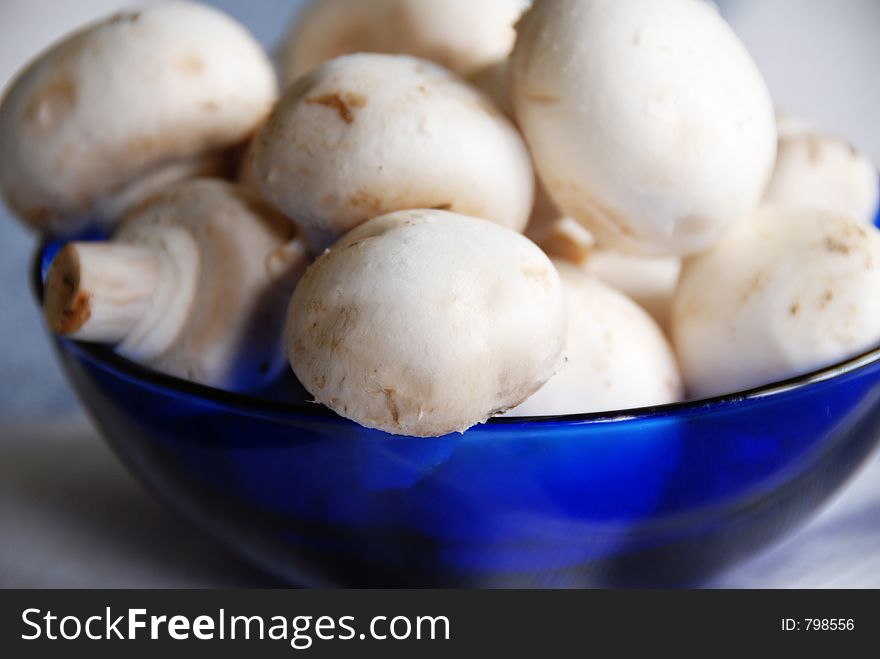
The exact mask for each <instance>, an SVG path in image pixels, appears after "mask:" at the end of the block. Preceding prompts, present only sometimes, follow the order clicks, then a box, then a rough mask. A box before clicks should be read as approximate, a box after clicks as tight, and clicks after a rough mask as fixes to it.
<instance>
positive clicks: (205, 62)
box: [0, 2, 277, 233]
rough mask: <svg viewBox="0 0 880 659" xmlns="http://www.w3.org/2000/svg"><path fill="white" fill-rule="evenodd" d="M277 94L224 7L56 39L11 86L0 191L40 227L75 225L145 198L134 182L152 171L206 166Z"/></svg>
mask: <svg viewBox="0 0 880 659" xmlns="http://www.w3.org/2000/svg"><path fill="white" fill-rule="evenodd" d="M276 95H277V83H276V80H275V75H274V72H273V70H272V66H271V63H270V62H269V60H268V59H267V57H266V55H265V54H264V53H263V51H262V50H261V48H260V46H259V44H258V43H257V42H256V41H255V40H254V39H253V38H252V37H251V36H250V34H248V32H247V31H246V30H245V29H244V28H243V27H242V26H241V25H239V24H238V23H237V22H235V21H233V20H232V19H231V18H229V17H227V16H226V15H225V14H222V13H221V12H219V11H217V10H215V9H212V8H210V7H206V6H203V5H197V4H191V3H186V2H167V3H160V4H155V5H149V6H145V7H143V8H141V9H138V10H136V11H130V12H126V13H121V14H117V15H115V16H113V17H111V18H109V19H107V20H104V21H102V22H100V23H96V24H94V25H92V26H90V27H87V28H85V29H83V30H81V31H79V32H77V33H75V34H73V35H71V36H70V37H68V38H66V39H65V40H63V41H61V42H60V43H58V44H56V45H55V46H54V47H52V48H51V49H49V50H48V51H47V52H45V53H44V54H42V55H41V56H40V57H39V58H38V59H37V60H35V61H34V62H33V63H32V64H30V65H29V66H28V67H27V68H26V69H25V70H24V71H23V72H22V73H21V74H20V75H19V76H18V78H17V79H16V80H15V82H13V83H12V85H11V86H10V87H9V89H8V92H7V94H6V95H5V97H4V99H3V101H2V104H0V143H2V144H3V153H2V154H0V191H2V194H3V196H4V197H5V198H6V201H7V202H8V203H9V206H10V207H11V208H12V210H14V211H15V212H16V213H17V214H18V215H20V216H21V217H22V218H23V219H24V220H25V221H27V222H28V223H29V224H31V225H32V226H34V227H35V228H37V229H40V230H49V231H53V232H58V233H71V232H73V231H76V230H77V229H78V228H80V226H81V225H82V224H84V223H85V222H87V221H89V220H90V219H92V218H90V215H92V214H100V213H102V212H104V213H106V212H108V209H109V212H111V213H113V214H117V213H120V212H121V211H122V210H124V208H121V207H120V206H123V207H124V206H125V205H130V204H133V203H134V204H136V203H137V202H138V201H140V200H141V199H143V197H142V196H140V195H138V194H133V193H132V191H133V189H137V188H138V186H139V182H140V180H141V179H142V178H143V177H145V176H150V177H157V178H158V179H159V180H161V181H162V182H163V183H164V182H168V180H169V179H171V178H173V177H174V176H175V175H180V174H181V172H183V173H184V175H190V174H191V173H192V172H193V171H194V170H195V171H196V172H204V171H205V169H204V164H203V163H204V162H205V161H206V160H207V161H208V162H211V161H212V159H213V158H215V156H216V154H218V153H219V152H221V151H223V150H225V149H227V148H228V147H231V146H233V145H236V144H238V143H240V142H243V141H244V140H245V139H246V138H247V137H248V136H249V135H250V134H251V133H252V132H253V131H254V129H255V128H256V127H257V126H258V125H259V123H260V122H261V121H262V120H263V119H264V118H265V117H266V115H267V114H268V112H269V110H270V108H271V105H272V103H273V102H274V100H275V98H276ZM209 168H210V167H209ZM175 172H176V174H175ZM147 188H148V189H150V190H152V188H153V186H149V185H148V186H147ZM120 199H124V200H125V203H124V204H122V205H120V203H119V200H120ZM105 219H107V220H110V221H112V220H114V219H115V218H113V217H110V218H105Z"/></svg>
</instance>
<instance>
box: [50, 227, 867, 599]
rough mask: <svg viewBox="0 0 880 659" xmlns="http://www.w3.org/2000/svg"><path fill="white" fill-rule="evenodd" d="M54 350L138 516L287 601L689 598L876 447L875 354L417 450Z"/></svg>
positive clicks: (314, 415)
mask: <svg viewBox="0 0 880 659" xmlns="http://www.w3.org/2000/svg"><path fill="white" fill-rule="evenodd" d="M57 249H58V245H57V244H53V243H49V244H48V245H46V246H44V247H43V249H42V250H41V252H40V254H39V255H38V258H37V261H36V263H35V266H36V270H37V272H36V275H37V276H36V277H35V284H36V287H37V295H38V296H39V292H40V291H39V289H40V284H41V276H40V275H41V274H42V273H43V272H44V270H45V266H46V264H47V262H48V260H49V259H51V257H52V255H54V254H55V253H56V252H57ZM56 345H57V348H58V353H59V355H60V358H61V361H62V362H63V364H64V367H65V369H66V371H67V374H68V377H69V378H70V380H71V382H72V383H73V385H74V387H75V388H76V390H77V392H78V394H79V397H80V399H81V400H82V402H83V404H84V405H85V406H86V407H87V408H88V410H89V411H90V412H91V414H92V416H93V417H94V419H95V421H96V422H97V424H98V425H99V426H100V428H101V429H102V431H103V433H104V435H105V436H106V438H107V440H108V441H109V442H110V444H111V445H112V446H113V447H114V448H115V450H116V451H117V452H118V453H119V454H120V456H121V457H122V459H123V460H124V461H125V463H126V464H127V465H128V466H129V468H130V469H131V470H132V471H133V472H134V474H135V475H136V476H137V477H138V478H139V479H140V480H141V481H142V482H143V483H144V484H145V485H146V486H147V487H148V488H149V489H151V490H152V491H153V492H154V493H155V494H156V496H157V497H159V498H160V499H162V500H164V501H165V502H166V503H167V504H168V505H169V506H171V507H172V508H174V509H175V510H177V511H179V512H181V513H182V514H183V515H184V516H186V517H187V518H189V519H190V520H192V522H193V523H195V524H197V525H199V526H201V527H203V528H204V529H206V530H207V531H209V532H210V533H212V534H214V535H215V536H216V537H217V538H218V539H220V540H221V541H223V542H224V543H226V544H228V545H229V546H231V547H232V548H234V549H235V550H237V551H238V552H239V553H241V554H242V555H243V556H245V557H247V558H249V559H250V560H252V561H253V562H255V563H257V564H258V565H260V566H262V567H263V568H265V569H267V570H268V571H270V572H273V573H275V574H277V575H280V576H281V577H283V578H284V579H286V580H287V581H289V582H290V583H293V584H301V585H310V586H328V585H342V586H362V585H381V586H389V585H397V586H400V585H403V586H559V587H581V586H596V585H606V586H607V585H611V586H631V585H634V586H649V585H670V584H696V583H699V581H700V580H701V579H704V578H705V577H707V576H709V575H711V574H713V573H714V572H716V571H717V570H719V569H721V568H722V567H724V566H726V565H728V564H730V563H732V562H733V561H736V560H738V559H740V558H742V557H744V556H746V555H748V554H750V553H752V552H754V551H755V550H757V549H758V548H760V547H761V546H762V545H764V544H766V543H767V542H769V541H771V540H773V539H774V538H777V537H778V536H780V535H781V534H783V533H784V532H785V531H787V530H788V529H790V528H791V527H792V526H793V525H794V524H796V523H797V522H799V521H801V520H802V519H803V518H804V517H805V516H806V515H808V514H809V513H810V512H811V511H813V510H814V509H815V508H816V507H817V506H818V505H819V504H820V503H821V502H822V501H824V500H825V499H826V498H827V497H828V496H829V495H830V494H831V493H832V492H834V491H835V490H836V489H837V488H838V487H839V485H840V484H841V483H842V482H843V481H844V480H845V479H846V478H847V477H848V476H849V475H850V474H852V472H853V471H854V470H855V469H856V468H857V467H858V466H859V465H860V464H861V463H862V461H863V460H864V459H865V458H866V456H867V455H868V454H869V452H870V450H871V449H872V448H873V446H874V445H875V444H876V443H877V441H878V437H880V350H875V351H872V352H870V353H868V354H865V355H862V356H860V357H858V358H856V359H853V360H849V361H847V362H845V363H843V364H840V365H838V366H836V367H834V368H830V369H825V370H823V371H820V372H817V373H814V374H811V375H808V376H804V377H801V378H795V379H793V380H789V381H787V382H784V383H780V384H777V385H774V386H770V387H764V388H762V389H758V390H754V391H751V392H746V393H743V394H737V395H732V396H725V397H720V398H715V399H711V400H707V401H699V402H693V403H684V404H679V405H668V406H660V407H655V408H646V409H640V410H632V411H626V412H615V413H610V414H589V415H580V416H566V417H554V418H541V419H497V420H493V421H491V422H490V423H488V424H486V425H484V426H479V427H476V428H473V429H471V430H469V431H467V432H466V433H464V434H463V435H450V436H446V437H440V438H436V439H417V438H408V437H393V436H389V435H385V434H384V433H381V432H378V431H373V430H367V429H364V428H361V427H360V426H357V425H356V424H354V423H352V422H350V421H347V420H344V419H341V418H339V417H337V416H335V415H334V414H332V413H331V412H329V411H327V410H325V409H324V408H321V407H319V406H317V405H314V404H309V403H307V402H305V396H304V392H302V390H301V389H300V388H299V387H298V385H297V383H295V382H294V381H292V380H293V379H292V378H291V380H290V381H288V382H286V383H282V384H281V385H279V387H278V388H277V389H276V390H275V391H269V392H265V393H264V395H262V396H261V397H259V398H255V397H248V396H244V395H238V394H230V393H226V392H221V391H217V390H214V389H210V388H207V387H203V386H200V385H195V384H192V383H187V382H183V381H181V380H177V379H175V378H171V377H167V376H163V375H160V374H156V373H154V372H151V371H149V370H147V369H144V368H141V367H139V366H137V365H134V364H132V363H130V362H128V361H126V360H124V359H122V358H120V357H118V356H117V355H115V354H114V353H113V352H112V351H111V350H108V349H106V348H103V347H100V346H92V345H87V344H82V343H77V342H74V341H68V340H64V339H59V340H57V341H56ZM284 401H287V402H284ZM290 401H294V402H290Z"/></svg>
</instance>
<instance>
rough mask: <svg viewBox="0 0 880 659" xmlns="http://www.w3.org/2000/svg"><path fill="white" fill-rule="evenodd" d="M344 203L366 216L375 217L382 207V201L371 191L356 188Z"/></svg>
mask: <svg viewBox="0 0 880 659" xmlns="http://www.w3.org/2000/svg"><path fill="white" fill-rule="evenodd" d="M346 205H347V206H348V207H349V208H351V209H352V210H354V211H357V212H360V213H362V214H364V215H365V216H366V217H367V218H370V217H375V216H376V215H378V214H379V211H380V209H381V208H382V201H381V200H380V199H379V198H378V197H377V196H376V195H374V194H372V193H371V192H367V191H366V190H358V191H357V192H356V193H355V194H353V195H352V196H351V197H349V199H348V202H346Z"/></svg>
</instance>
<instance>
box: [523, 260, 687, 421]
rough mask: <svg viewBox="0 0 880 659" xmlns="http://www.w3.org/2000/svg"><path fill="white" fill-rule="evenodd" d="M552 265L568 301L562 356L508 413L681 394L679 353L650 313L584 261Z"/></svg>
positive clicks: (608, 406)
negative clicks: (594, 273)
mask: <svg viewBox="0 0 880 659" xmlns="http://www.w3.org/2000/svg"><path fill="white" fill-rule="evenodd" d="M553 264H554V265H555V266H556V269H557V271H558V272H559V277H560V279H561V280H562V288H563V290H564V291H565V299H566V305H567V308H568V332H567V338H566V346H565V350H564V352H563V354H564V355H565V363H564V364H563V366H562V367H561V368H560V369H559V371H558V372H557V373H556V374H555V375H554V376H553V377H552V378H550V380H549V381H548V382H547V384H545V385H544V386H543V387H541V388H540V389H539V390H538V391H537V393H535V394H533V395H532V396H531V397H530V398H528V399H527V400H526V401H525V402H524V403H522V404H521V405H519V406H518V407H516V408H514V409H513V410H511V411H510V412H508V414H507V415H508V416H545V415H554V414H585V413H588V412H604V411H609V410H622V409H630V408H634V407H645V406H649V405H661V404H664V403H673V402H676V401H678V400H681V397H682V393H683V390H682V385H681V376H680V375H679V373H678V365H677V363H676V361H675V355H674V353H673V352H672V348H671V347H670V346H669V343H668V342H667V340H666V337H665V336H664V335H663V332H662V331H661V330H660V328H659V327H658V326H657V324H656V323H655V322H654V321H653V319H652V318H651V317H650V316H649V315H648V314H647V313H645V311H644V310H642V309H641V308H640V307H639V306H638V305H637V304H636V303H635V302H633V301H632V300H630V299H629V298H627V297H626V296H625V295H623V294H621V293H619V292H618V291H616V290H614V289H612V288H611V287H610V286H607V285H606V284H604V283H602V282H601V281H599V280H598V279H596V278H595V277H593V276H592V275H590V274H589V273H588V272H587V271H586V270H584V269H583V268H581V267H578V266H576V265H572V264H571V263H566V262H564V261H558V260H554V261H553Z"/></svg>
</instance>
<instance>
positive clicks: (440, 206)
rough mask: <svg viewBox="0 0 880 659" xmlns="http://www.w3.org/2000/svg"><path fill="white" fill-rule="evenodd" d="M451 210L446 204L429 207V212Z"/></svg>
mask: <svg viewBox="0 0 880 659" xmlns="http://www.w3.org/2000/svg"><path fill="white" fill-rule="evenodd" d="M451 208H452V204H451V203H449V202H447V203H445V204H437V205H436V206H431V210H435V211H448V210H449V209H451Z"/></svg>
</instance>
